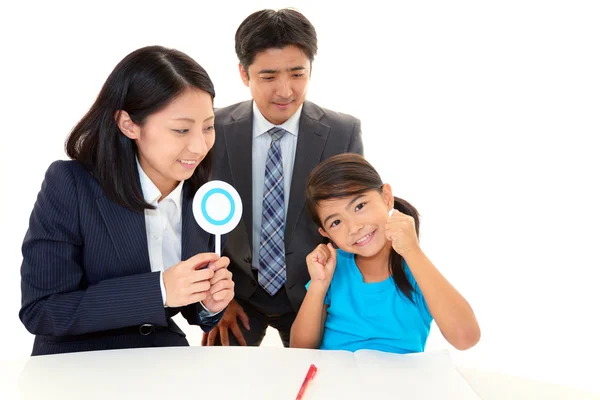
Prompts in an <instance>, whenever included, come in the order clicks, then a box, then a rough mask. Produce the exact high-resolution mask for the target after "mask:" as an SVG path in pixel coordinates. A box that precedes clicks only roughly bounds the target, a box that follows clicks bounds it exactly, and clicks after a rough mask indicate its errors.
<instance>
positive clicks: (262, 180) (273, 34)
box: [203, 9, 363, 346]
mask: <svg viewBox="0 0 600 400" xmlns="http://www.w3.org/2000/svg"><path fill="white" fill-rule="evenodd" d="M235 49H236V53H237V56H238V58H239V61H240V64H239V71H240V76H241V78H242V81H243V82H244V84H245V85H246V86H248V87H249V88H250V92H251V94H252V100H251V101H246V102H242V103H239V104H234V105H232V106H229V107H225V108H222V109H219V110H217V112H216V120H215V129H216V142H215V146H214V150H213V151H214V158H213V160H214V162H213V172H214V174H213V178H214V179H220V180H224V181H226V182H229V183H230V184H232V185H233V186H234V187H236V189H237V190H238V191H239V192H240V195H241V198H242V203H243V205H244V212H243V220H242V223H240V224H239V225H238V227H237V228H236V229H235V230H234V231H233V232H231V233H230V234H229V235H228V239H227V243H226V245H225V250H224V254H226V255H227V256H228V257H229V258H230V259H231V264H230V267H229V269H230V270H231V271H232V273H233V280H234V282H235V285H236V286H235V301H232V302H231V303H230V305H229V307H228V308H227V310H226V312H225V315H224V316H223V319H222V320H221V322H220V323H219V325H218V326H217V327H216V328H215V329H213V330H212V331H211V332H210V333H209V334H208V335H206V334H205V336H204V338H203V344H208V345H212V344H223V345H229V344H231V345H237V344H241V345H245V344H248V345H255V346H257V345H260V343H261V341H262V339H263V337H264V335H265V332H266V329H267V327H268V326H272V327H274V328H275V329H277V330H278V331H279V335H280V337H281V340H282V342H283V344H284V345H285V346H289V337H290V329H291V325H292V323H293V321H294V319H295V317H296V313H297V311H298V309H299V308H300V305H301V303H302V300H303V299H304V296H305V294H306V289H305V287H304V286H305V284H306V283H307V282H308V280H309V274H308V270H307V267H306V260H305V259H306V256H307V254H309V253H310V252H311V251H312V250H313V249H314V248H315V246H316V245H318V244H319V243H320V242H321V239H322V238H321V236H320V235H319V233H318V231H317V227H316V226H314V224H313V222H312V221H311V220H310V218H309V216H308V215H307V213H306V210H305V208H304V189H305V185H306V179H307V176H308V174H309V173H310V171H311V170H312V169H313V168H314V167H315V166H316V165H317V164H318V163H319V162H321V161H322V160H324V159H326V158H328V157H331V156H333V155H335V154H339V153H345V152H353V153H358V154H362V153H363V145H362V139H361V129H360V121H359V120H358V119H356V118H354V117H352V116H350V115H346V114H341V113H338V112H334V111H330V110H326V109H324V108H321V107H319V106H317V105H316V104H314V103H311V102H309V101H305V97H306V92H307V88H308V83H309V79H310V75H311V69H312V62H313V59H314V56H315V54H316V52H317V36H316V32H315V29H314V27H313V25H312V24H311V23H310V21H308V20H307V19H306V17H304V16H303V15H302V14H300V13H299V12H297V11H295V10H290V9H283V10H279V11H274V10H262V11H258V12H255V13H253V14H251V15H250V16H248V17H247V18H246V19H245V20H244V21H243V22H242V24H241V25H240V26H239V28H238V30H237V32H236V35H235ZM238 319H239V320H240V321H241V322H242V325H243V328H242V329H241V328H240V326H239V323H238Z"/></svg>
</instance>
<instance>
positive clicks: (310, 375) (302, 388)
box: [296, 364, 317, 400]
mask: <svg viewBox="0 0 600 400" xmlns="http://www.w3.org/2000/svg"><path fill="white" fill-rule="evenodd" d="M316 373H317V367H315V364H310V368H308V372H307V373H306V377H304V382H302V386H300V391H299V392H298V396H296V400H301V399H302V396H303V395H304V391H305V390H306V387H307V386H308V382H310V381H311V380H312V379H313V378H314V377H315V374H316Z"/></svg>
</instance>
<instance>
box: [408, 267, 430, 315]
mask: <svg viewBox="0 0 600 400" xmlns="http://www.w3.org/2000/svg"><path fill="white" fill-rule="evenodd" d="M402 263H403V266H404V272H405V273H406V278H408V282H410V285H411V286H412V287H413V288H414V289H415V292H414V293H413V300H414V302H415V305H416V306H417V308H418V309H419V312H420V314H421V317H422V318H423V321H425V323H427V324H429V323H431V321H433V317H432V316H431V313H430V312H429V307H427V302H426V301H425V297H424V296H423V293H422V292H421V289H420V288H419V285H417V281H416V279H415V277H414V276H413V274H412V272H411V271H410V268H408V264H406V261H404V260H402Z"/></svg>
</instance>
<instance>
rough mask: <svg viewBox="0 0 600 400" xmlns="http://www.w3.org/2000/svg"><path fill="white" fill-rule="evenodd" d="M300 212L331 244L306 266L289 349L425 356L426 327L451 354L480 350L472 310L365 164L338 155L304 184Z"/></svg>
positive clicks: (404, 207)
mask: <svg viewBox="0 0 600 400" xmlns="http://www.w3.org/2000/svg"><path fill="white" fill-rule="evenodd" d="M306 199H307V207H308V210H309V213H310V215H311V216H312V218H313V220H314V222H315V223H316V224H317V225H318V226H319V232H320V233H321V235H323V236H324V237H326V238H328V239H329V241H330V243H328V244H327V245H325V244H321V245H319V246H318V247H317V248H316V249H315V250H314V251H313V252H312V253H310V254H309V255H308V256H307V257H306V264H307V266H308V271H309V273H310V277H311V281H310V282H309V283H308V284H307V294H306V297H305V299H304V302H303V303H302V306H301V308H300V311H299V312H298V316H297V317H296V320H295V322H294V324H293V326H292V331H291V347H303V348H313V349H316V348H320V349H329V350H350V351H356V350H359V349H371V350H380V351H387V352H394V353H412V352H420V351H423V349H424V347H425V342H426V340H427V336H428V335H429V328H430V324H431V321H432V319H433V320H435V322H436V323H437V325H438V326H439V328H440V331H441V332H442V334H443V335H444V337H445V338H446V340H448V342H450V344H452V345H453V346H454V347H455V348H457V349H459V350H466V349H468V348H470V347H472V346H474V345H475V344H476V343H477V342H478V341H479V336H480V331H479V325H478V323H477V319H476V318H475V315H474V313H473V311H472V309H471V307H470V306H469V303H467V301H466V300H465V299H464V298H463V297H462V296H461V294H460V293H459V292H458V291H457V290H456V289H455V288H454V287H453V286H452V285H451V284H450V283H449V282H448V281H447V280H446V279H445V278H444V276H443V275H442V274H441V273H440V272H439V271H438V270H437V268H436V267H435V266H434V265H433V264H432V263H431V261H429V259H428V258H427V256H426V255H425V253H424V252H423V250H422V249H421V247H420V246H419V240H418V233H419V216H418V213H417V210H416V209H415V208H414V207H413V206H412V205H410V204H409V203H408V202H406V201H404V200H401V199H398V198H395V197H394V196H393V195H392V189H391V187H390V185H388V184H384V183H383V182H382V181H381V177H380V176H379V174H378V173H377V171H375V169H374V168H373V166H372V165H371V164H369V163H368V162H367V161H366V160H365V159H364V158H363V157H361V156H359V155H356V154H341V155H337V156H334V157H331V158H329V159H328V160H326V161H324V162H322V163H321V164H320V165H319V166H317V167H316V168H315V170H314V171H313V172H312V173H311V175H310V176H309V178H308V184H307V189H306Z"/></svg>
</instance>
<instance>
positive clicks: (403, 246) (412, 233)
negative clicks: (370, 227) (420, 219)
mask: <svg viewBox="0 0 600 400" xmlns="http://www.w3.org/2000/svg"><path fill="white" fill-rule="evenodd" d="M385 237H386V238H387V239H388V240H390V241H391V242H392V247H393V248H394V251H395V252H396V253H398V254H400V255H401V256H404V255H405V254H406V253H408V252H411V251H414V250H419V249H420V247H419V239H418V238H417V231H416V229H415V220H414V219H413V217H411V216H410V215H406V214H403V213H401V212H400V211H398V210H393V213H392V215H391V216H390V217H389V219H388V221H387V224H386V226H385Z"/></svg>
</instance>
